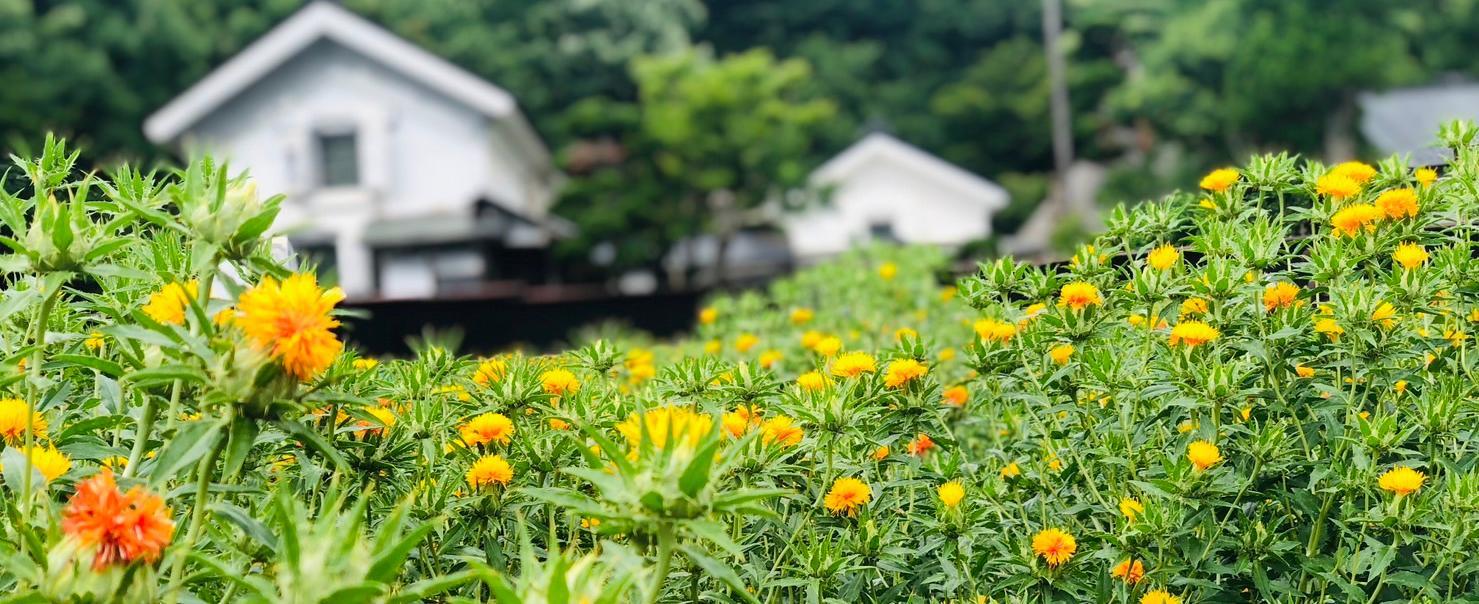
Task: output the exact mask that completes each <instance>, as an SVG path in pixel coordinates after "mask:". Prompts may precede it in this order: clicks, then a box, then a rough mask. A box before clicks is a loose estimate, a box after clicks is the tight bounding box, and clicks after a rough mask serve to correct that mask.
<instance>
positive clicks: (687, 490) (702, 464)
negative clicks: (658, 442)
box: [678, 437, 723, 497]
mask: <svg viewBox="0 0 1479 604" xmlns="http://www.w3.org/2000/svg"><path fill="white" fill-rule="evenodd" d="M721 442H723V441H721V440H720V439H718V438H714V437H710V440H709V442H708V443H707V444H705V445H704V446H703V447H702V448H700V449H699V450H698V452H697V453H695V454H694V456H693V461H690V462H688V467H687V468H685V469H684V470H683V475H682V476H679V477H678V489H679V490H681V491H683V494H684V495H687V496H689V497H698V493H699V491H702V490H703V489H704V486H706V485H708V484H709V468H710V467H711V466H713V465H714V452H715V451H716V450H718V449H719V444H720V443H721Z"/></svg>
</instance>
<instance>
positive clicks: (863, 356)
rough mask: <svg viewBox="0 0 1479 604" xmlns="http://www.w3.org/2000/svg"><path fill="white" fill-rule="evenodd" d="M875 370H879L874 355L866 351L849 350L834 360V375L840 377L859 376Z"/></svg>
mask: <svg viewBox="0 0 1479 604" xmlns="http://www.w3.org/2000/svg"><path fill="white" fill-rule="evenodd" d="M875 371H878V365H877V364H876V363H875V362H874V361H873V355H870V354H868V353H866V352H849V353H847V354H844V355H842V356H840V357H837V360H835V361H832V375H835V376H838V377H850V378H851V377H858V376H859V375H862V374H864V373H873V372H875Z"/></svg>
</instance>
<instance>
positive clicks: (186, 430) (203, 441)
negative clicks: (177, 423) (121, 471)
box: [149, 421, 222, 486]
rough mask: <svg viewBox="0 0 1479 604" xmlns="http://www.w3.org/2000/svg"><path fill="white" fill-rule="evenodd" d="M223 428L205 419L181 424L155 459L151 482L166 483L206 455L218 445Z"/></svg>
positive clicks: (150, 477) (150, 473) (151, 471)
mask: <svg viewBox="0 0 1479 604" xmlns="http://www.w3.org/2000/svg"><path fill="white" fill-rule="evenodd" d="M221 429H222V426H221V424H219V423H216V422H204V421H199V422H189V423H187V424H184V425H183V426H181V427H180V429H179V430H178V431H176V432H175V435H174V437H173V438H170V439H167V444H165V446H164V450H163V451H161V452H160V453H159V457H158V459H155V460H154V465H153V466H151V469H150V471H149V483H150V484H152V485H154V486H159V485H161V484H164V482H165V481H167V480H170V479H171V478H174V477H175V475H176V474H178V473H179V472H180V470H182V469H184V468H186V467H187V466H189V465H190V464H193V463H195V462H196V461H198V460H199V459H200V458H201V457H203V456H205V454H206V452H208V451H210V450H211V449H212V448H214V447H215V446H216V441H217V440H219V439H220V437H221Z"/></svg>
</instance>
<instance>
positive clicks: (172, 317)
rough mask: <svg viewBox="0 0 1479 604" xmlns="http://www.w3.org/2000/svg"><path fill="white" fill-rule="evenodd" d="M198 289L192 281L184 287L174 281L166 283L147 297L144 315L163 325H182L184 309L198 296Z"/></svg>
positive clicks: (197, 285)
mask: <svg viewBox="0 0 1479 604" xmlns="http://www.w3.org/2000/svg"><path fill="white" fill-rule="evenodd" d="M198 289H200V286H199V284H197V283H196V281H195V280H194V279H191V280H190V281H189V282H188V283H185V284H184V285H181V284H180V283H179V282H176V281H171V282H169V283H166V284H164V287H161V288H159V291H156V292H154V293H153V294H150V295H149V300H148V301H147V302H145V303H144V307H143V310H144V314H146V315H149V318H150V319H154V321H155V322H158V323H162V324H164V325H184V324H185V308H186V307H188V306H189V305H190V301H191V300H194V299H195V296H197V295H198V292H197V291H196V290H198Z"/></svg>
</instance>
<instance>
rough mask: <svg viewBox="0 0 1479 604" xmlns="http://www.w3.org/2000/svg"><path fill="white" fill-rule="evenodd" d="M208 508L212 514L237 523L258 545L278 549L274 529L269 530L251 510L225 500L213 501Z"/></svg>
mask: <svg viewBox="0 0 1479 604" xmlns="http://www.w3.org/2000/svg"><path fill="white" fill-rule="evenodd" d="M208 509H210V511H211V513H212V514H215V515H217V516H220V517H221V519H223V520H225V521H227V522H230V523H231V524H234V525H236V527H237V528H239V529H241V532H243V533H246V535H247V536H248V537H251V538H252V540H253V541H256V542H257V544H258V545H260V546H262V547H264V548H267V549H268V550H271V551H277V537H275V536H273V534H272V531H269V530H267V525H265V524H262V522H261V521H259V520H257V519H256V518H253V517H252V514H251V512H248V511H246V510H243V509H241V508H239V507H237V506H235V505H233V504H230V503H227V502H224V501H218V502H216V503H212V504H211V505H210V508H208Z"/></svg>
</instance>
